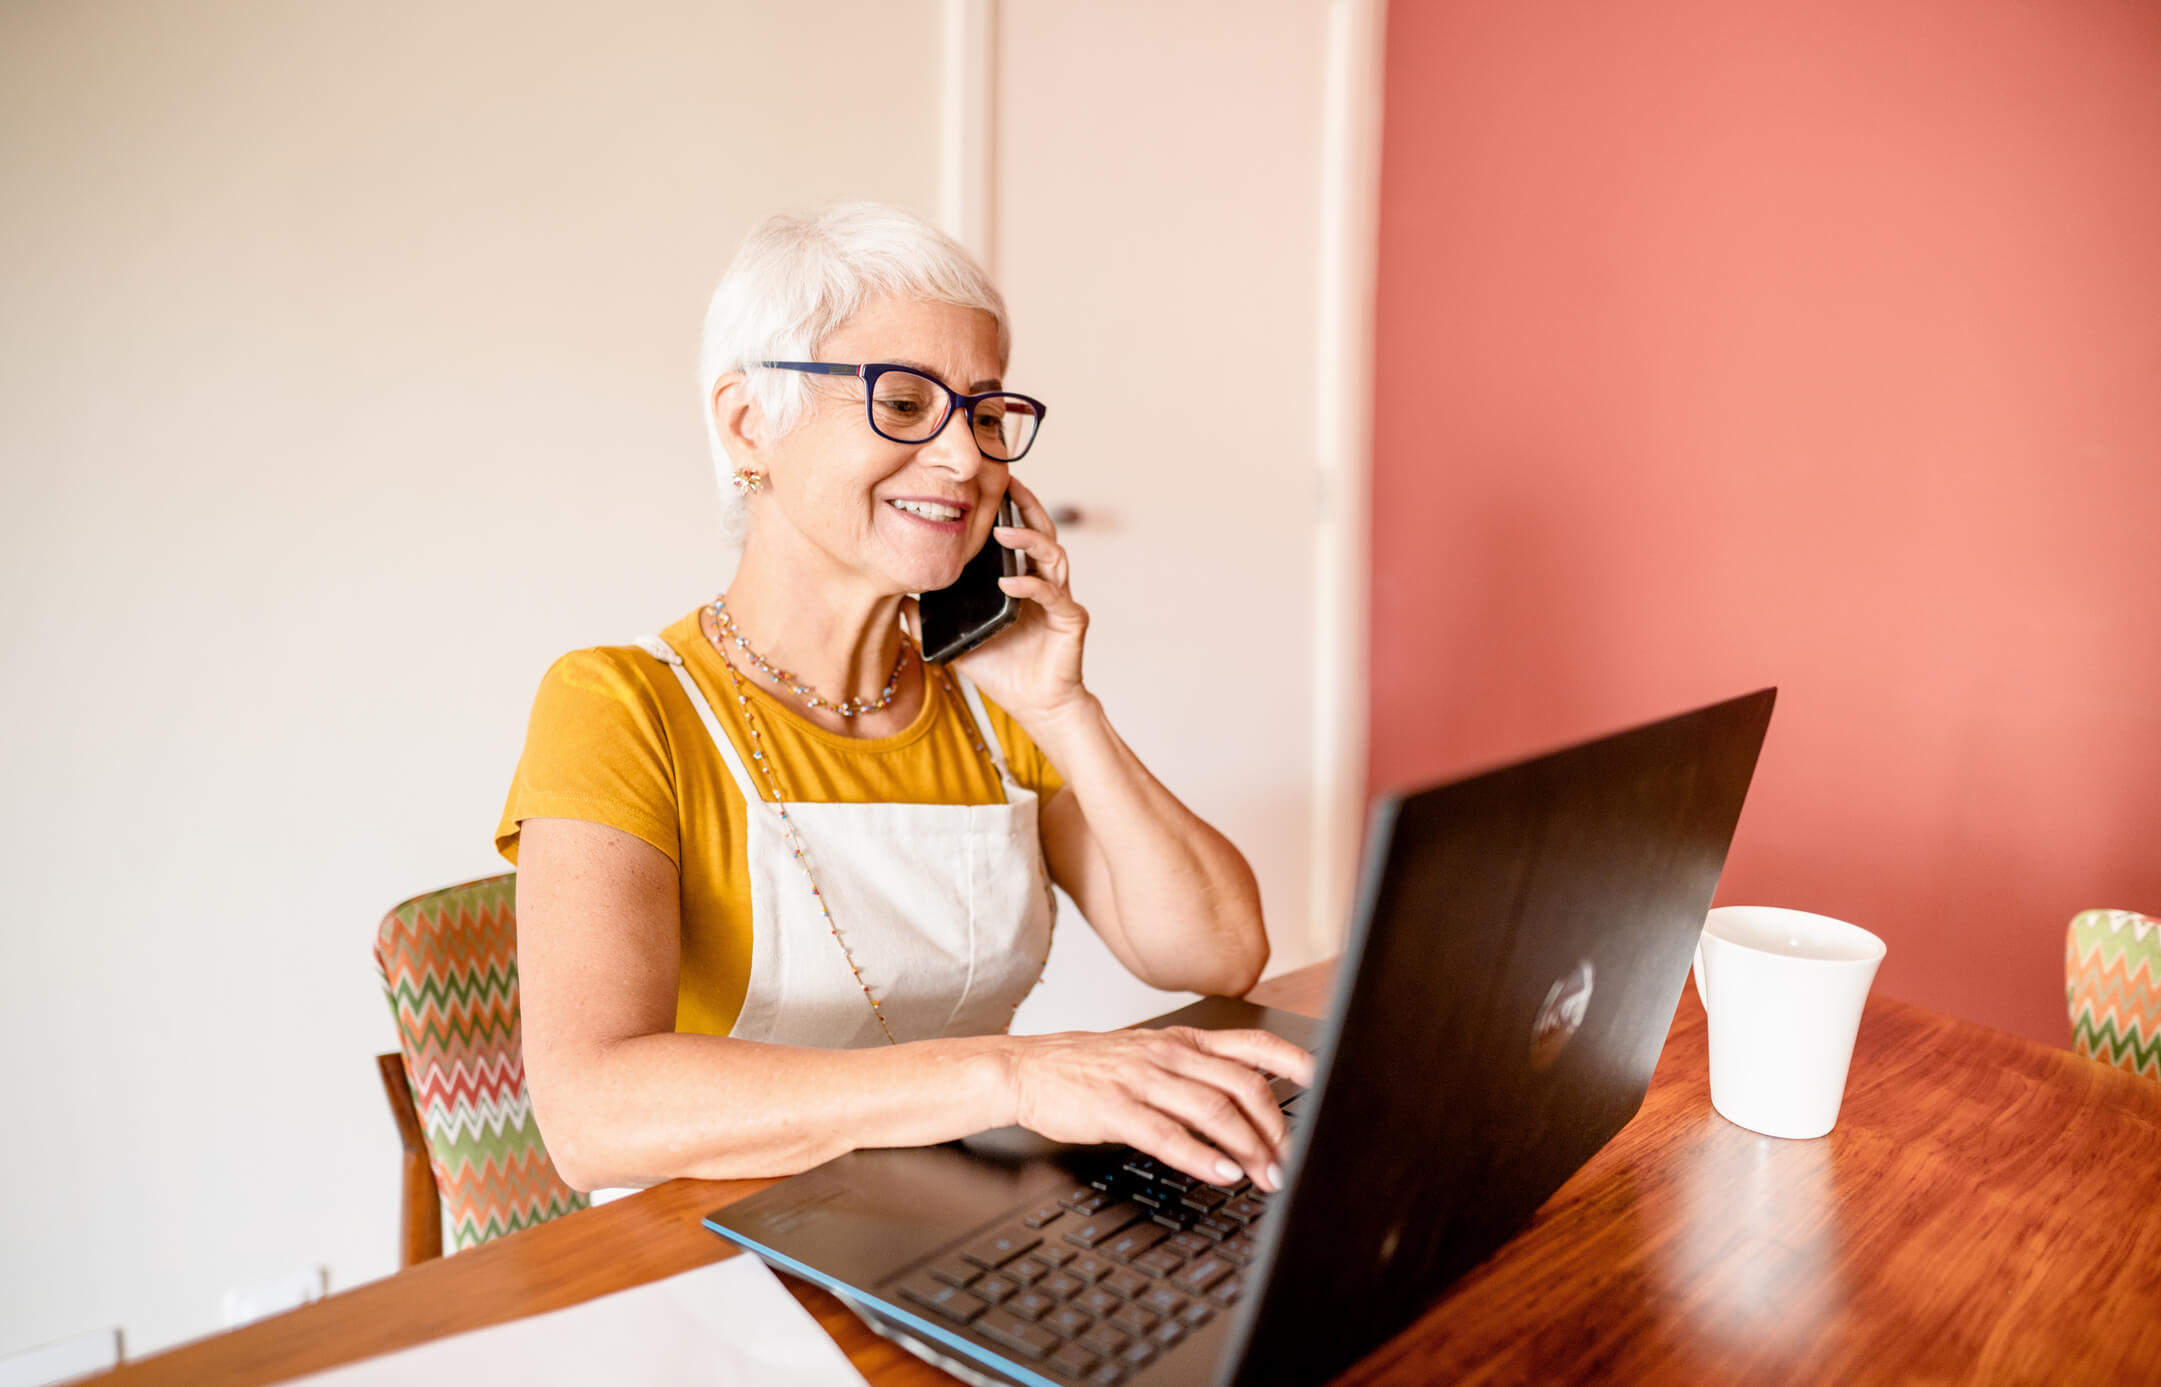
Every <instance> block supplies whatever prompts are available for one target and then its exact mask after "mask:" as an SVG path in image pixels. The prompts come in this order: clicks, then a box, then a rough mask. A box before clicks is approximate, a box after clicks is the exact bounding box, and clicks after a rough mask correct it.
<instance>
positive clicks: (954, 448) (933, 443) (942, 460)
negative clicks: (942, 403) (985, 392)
mask: <svg viewBox="0 0 2161 1387" xmlns="http://www.w3.org/2000/svg"><path fill="white" fill-rule="evenodd" d="M922 450H923V455H924V456H925V457H926V458H928V459H929V460H930V461H932V462H935V463H938V464H939V465H940V466H942V467H944V468H946V469H947V470H948V471H950V472H952V473H953V474H954V475H955V476H957V477H972V476H974V475H975V474H976V473H978V472H980V471H982V470H983V453H982V450H981V449H979V448H977V447H976V446H975V435H974V434H973V433H971V432H969V429H968V413H967V411H966V410H961V409H956V410H954V411H953V412H952V413H951V414H948V415H947V416H946V418H945V423H944V424H943V425H941V426H940V427H939V429H938V432H936V433H934V434H932V435H931V436H930V437H929V438H927V439H925V440H924V441H923V445H922Z"/></svg>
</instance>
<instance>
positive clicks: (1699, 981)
mask: <svg viewBox="0 0 2161 1387" xmlns="http://www.w3.org/2000/svg"><path fill="white" fill-rule="evenodd" d="M1688 975H1689V976H1690V977H1692V978H1694V979H1695V980H1696V1000H1697V1001H1699V1002H1702V1003H1703V1014H1704V1015H1705V1016H1709V1015H1710V1014H1711V994H1710V993H1708V992H1706V991H1704V990H1703V941H1702V940H1701V939H1698V940H1697V941H1696V963H1695V966H1694V967H1692V968H1690V969H1689V970H1688Z"/></svg>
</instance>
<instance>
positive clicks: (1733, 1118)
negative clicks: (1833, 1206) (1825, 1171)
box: [1696, 905, 1883, 1137]
mask: <svg viewBox="0 0 2161 1387" xmlns="http://www.w3.org/2000/svg"><path fill="white" fill-rule="evenodd" d="M1882 962H1883V941H1882V940H1881V939H1878V938H1877V937H1876V936H1875V935H1873V934H1870V933H1869V932H1868V931H1867V930H1865V929H1862V928H1861V927H1860V926H1858V925H1849V924H1847V923H1846V922H1845V921H1843V920H1834V919H1831V918H1830V917H1829V916H1827V915H1810V914H1808V913H1806V912H1805V911H1799V910H1777V909H1774V908H1772V907H1770V906H1757V905H1729V906H1721V907H1719V908H1718V909H1716V910H1714V911H1712V912H1711V913H1710V915H1709V917H1708V918H1706V919H1705V921H1704V924H1703V938H1702V939H1701V940H1700V941H1698V943H1697V945H1696V995H1697V996H1699V997H1701V998H1702V999H1703V1010H1704V1013H1705V1015H1706V1016H1707V1017H1708V1018H1709V1020H1710V1031H1711V1106H1712V1107H1714V1108H1716V1109H1718V1111H1719V1112H1720V1113H1721V1114H1722V1115H1724V1117H1725V1118H1726V1120H1727V1121H1729V1122H1732V1123H1734V1124H1735V1125H1737V1126H1741V1127H1746V1128H1748V1129H1749V1130H1750V1131H1752V1132H1762V1133H1763V1134H1764V1135H1765V1136H1773V1137H1820V1136H1822V1135H1823V1134H1824V1133H1825V1132H1828V1131H1830V1130H1831V1127H1832V1125H1833V1124H1835V1123H1836V1122H1837V1121H1838V1105H1839V1103H1840V1101H1841V1100H1842V1099H1844V1097H1845V1096H1846V1068H1847V1066H1848V1065H1849V1064H1850V1063H1851V1062H1852V1060H1853V1037H1854V1033H1855V1032H1856V1031H1858V1030H1859V1029H1860V1026H1861V1004H1862V1003H1863V1002H1865V1001H1867V1000H1868V987H1869V984H1870V983H1871V982H1873V981H1875V978H1876V967H1877V965H1878V964H1880V963H1882Z"/></svg>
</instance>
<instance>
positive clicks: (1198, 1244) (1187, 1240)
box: [1163, 1229, 1210, 1257]
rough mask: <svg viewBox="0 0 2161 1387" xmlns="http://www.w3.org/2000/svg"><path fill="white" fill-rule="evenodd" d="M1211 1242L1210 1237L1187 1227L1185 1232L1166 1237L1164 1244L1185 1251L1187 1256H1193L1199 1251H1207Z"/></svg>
mask: <svg viewBox="0 0 2161 1387" xmlns="http://www.w3.org/2000/svg"><path fill="white" fill-rule="evenodd" d="M1209 1242H1210V1239H1208V1238H1207V1237H1205V1236H1203V1235H1201V1234H1199V1233H1196V1232H1194V1231H1192V1230H1191V1229H1187V1230H1186V1231H1185V1232H1183V1233H1179V1234H1176V1235H1174V1236H1172V1237H1169V1238H1166V1239H1164V1242H1163V1245H1164V1246H1165V1247H1171V1248H1176V1249H1177V1250H1178V1251H1180V1252H1183V1253H1184V1254H1185V1255H1186V1256H1188V1257H1191V1256H1193V1255H1194V1254H1195V1253H1197V1252H1206V1251H1207V1250H1208V1245H1209Z"/></svg>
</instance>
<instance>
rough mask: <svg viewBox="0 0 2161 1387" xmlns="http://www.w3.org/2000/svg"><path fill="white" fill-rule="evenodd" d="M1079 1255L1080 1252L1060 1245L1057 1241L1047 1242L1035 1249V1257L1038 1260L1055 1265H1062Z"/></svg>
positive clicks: (1047, 1264)
mask: <svg viewBox="0 0 2161 1387" xmlns="http://www.w3.org/2000/svg"><path fill="white" fill-rule="evenodd" d="M1077 1255H1079V1254H1077V1253H1075V1252H1074V1251H1073V1249H1072V1248H1070V1247H1060V1246H1058V1244H1056V1243H1045V1244H1043V1245H1042V1246H1041V1247H1039V1248H1037V1249H1036V1250H1035V1259H1036V1260H1037V1261H1038V1262H1042V1263H1043V1264H1045V1265H1046V1266H1053V1267H1062V1266H1064V1265H1065V1264H1066V1263H1068V1262H1070V1261H1072V1260H1073V1259H1074V1257H1075V1256H1077Z"/></svg>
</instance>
